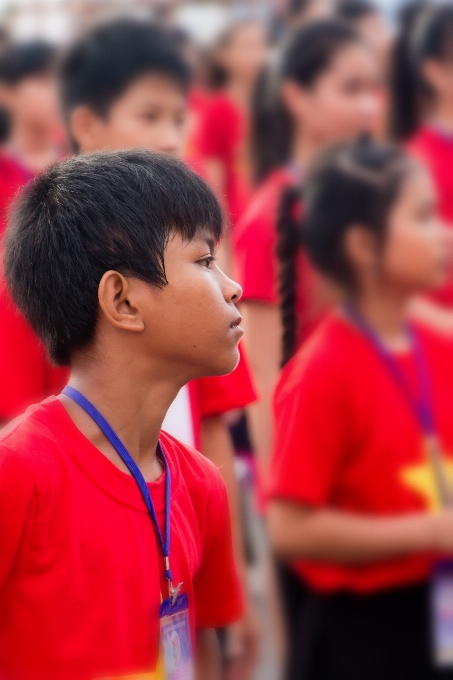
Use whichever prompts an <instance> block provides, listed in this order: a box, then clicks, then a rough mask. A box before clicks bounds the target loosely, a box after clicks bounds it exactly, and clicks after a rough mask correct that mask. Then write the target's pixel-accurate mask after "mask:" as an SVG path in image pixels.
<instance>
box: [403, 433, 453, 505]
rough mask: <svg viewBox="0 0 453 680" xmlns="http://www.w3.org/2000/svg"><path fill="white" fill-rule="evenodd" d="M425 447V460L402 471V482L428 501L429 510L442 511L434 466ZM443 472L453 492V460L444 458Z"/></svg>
mask: <svg viewBox="0 0 453 680" xmlns="http://www.w3.org/2000/svg"><path fill="white" fill-rule="evenodd" d="M427 446H428V445H426V446H425V460H424V461H423V462H422V463H417V464H416V465H408V466H407V467H405V468H403V469H402V470H401V473H400V474H401V480H402V482H403V484H405V486H407V487H408V488H409V489H412V491H415V492H416V493H418V494H419V495H420V496H422V498H423V499H424V500H425V501H426V505H427V509H428V510H430V511H431V512H436V511H438V510H440V509H441V507H442V503H441V497H440V491H439V485H438V483H437V479H436V474H435V471H434V467H433V464H432V462H431V460H430V458H429V454H428V451H427ZM442 470H443V474H444V475H445V480H446V482H447V484H448V486H449V487H450V489H451V490H453V459H448V458H445V457H444V458H443V462H442Z"/></svg>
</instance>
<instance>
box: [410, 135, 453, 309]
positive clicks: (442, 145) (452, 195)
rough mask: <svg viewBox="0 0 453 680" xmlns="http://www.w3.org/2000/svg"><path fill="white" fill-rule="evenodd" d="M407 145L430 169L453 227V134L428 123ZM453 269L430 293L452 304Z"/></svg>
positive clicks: (441, 205) (442, 209)
mask: <svg viewBox="0 0 453 680" xmlns="http://www.w3.org/2000/svg"><path fill="white" fill-rule="evenodd" d="M407 149H408V151H409V153H411V154H413V155H414V156H416V157H417V158H419V159H420V160H421V161H422V162H423V163H424V164H425V165H426V166H427V168H428V170H429V171H430V173H431V176H432V178H433V181H434V184H435V186H436V189H437V193H438V197H439V212H440V216H441V217H442V219H443V220H444V221H445V223H446V225H447V226H448V227H450V228H453V172H452V168H453V135H448V134H447V133H446V132H442V131H440V130H438V129H436V128H434V127H431V126H429V125H425V126H423V127H422V128H421V129H420V130H419V131H418V132H417V133H416V134H415V135H414V136H413V137H412V139H410V140H409V142H408V144H407ZM451 269H452V271H450V272H449V273H448V280H447V282H446V283H445V285H443V286H442V287H441V288H440V289H439V290H438V291H436V292H434V293H432V294H431V295H430V297H432V298H433V299H434V300H436V301H437V302H439V303H441V304H443V305H445V306H448V307H452V306H453V267H452V268H451Z"/></svg>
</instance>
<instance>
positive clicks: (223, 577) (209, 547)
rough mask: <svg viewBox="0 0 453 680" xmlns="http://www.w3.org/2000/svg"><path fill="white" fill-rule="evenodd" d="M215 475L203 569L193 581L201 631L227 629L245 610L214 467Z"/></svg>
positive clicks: (221, 487)
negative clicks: (224, 627)
mask: <svg viewBox="0 0 453 680" xmlns="http://www.w3.org/2000/svg"><path fill="white" fill-rule="evenodd" d="M212 473H213V474H212V484H211V488H210V490H209V499H208V503H207V506H206V513H207V515H206V530H205V538H204V545H203V554H202V559H201V566H200V569H199V570H198V572H197V574H196V576H195V578H194V581H193V589H194V597H195V617H196V626H197V628H219V627H222V626H226V625H228V624H229V623H232V622H233V621H237V620H238V619H239V618H240V617H241V615H242V609H243V597H242V589H241V584H240V581H239V577H238V573H237V570H236V566H235V563H234V557H233V544H232V538H231V523H230V510H229V506H228V499H227V494H226V489H225V485H224V483H223V480H222V478H221V476H220V473H219V472H218V470H217V469H215V468H214V467H212Z"/></svg>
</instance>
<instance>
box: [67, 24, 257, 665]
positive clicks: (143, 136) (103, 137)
mask: <svg viewBox="0 0 453 680" xmlns="http://www.w3.org/2000/svg"><path fill="white" fill-rule="evenodd" d="M190 76H191V74H190V69H189V67H188V65H187V63H186V61H185V59H184V56H183V55H182V53H181V50H180V49H179V46H178V44H177V41H176V39H175V37H174V35H172V34H171V33H169V32H167V31H166V30H165V29H163V28H161V27H158V26H156V25H154V24H152V23H149V22H146V21H141V20H137V19H124V18H123V19H116V20H114V21H110V22H108V23H106V24H104V25H101V26H98V27H96V28H94V29H92V30H91V31H89V32H88V33H86V34H84V35H82V36H81V37H80V38H79V39H78V40H77V41H76V43H75V44H74V45H73V46H72V47H71V48H70V49H69V51H68V52H67V54H66V55H65V58H64V59H63V62H62V64H61V70H60V92H61V107H62V110H63V112H64V113H63V115H64V118H65V121H66V126H67V132H68V137H69V138H70V140H71V143H72V145H73V147H74V148H75V149H77V150H78V151H79V152H81V153H87V152H92V151H99V150H102V149H108V150H118V149H128V148H129V149H130V148H137V147H142V148H147V149H149V150H151V151H161V152H164V153H169V154H171V155H174V156H177V157H183V156H185V151H186V142H187V128H188V123H189V121H188V95H189V90H190V88H191V77H190ZM186 160H189V159H186ZM191 160H193V159H192V158H191ZM194 169H196V170H199V164H197V165H196V167H195V168H194ZM255 399H256V394H255V390H254V387H253V385H252V381H251V377H250V373H249V371H248V369H247V365H246V362H245V360H244V358H243V357H242V356H241V360H240V362H239V365H238V367H237V369H236V370H235V371H233V373H231V374H230V375H228V376H222V377H220V378H219V377H207V378H202V379H200V380H196V381H192V382H190V383H189V384H188V385H187V386H184V387H183V388H182V389H181V390H180V392H179V393H178V395H177V398H176V399H175V401H174V402H173V403H172V404H171V406H170V409H169V411H168V413H167V416H166V418H165V421H164V423H163V429H164V430H165V431H166V432H169V433H170V434H172V435H174V436H175V437H177V439H179V440H180V441H183V442H184V443H188V444H189V445H192V446H195V448H197V449H199V450H200V451H202V453H203V454H204V455H206V456H207V457H208V458H209V459H210V460H212V461H213V462H214V463H215V464H216V465H217V467H218V468H219V469H220V470H221V474H222V476H223V479H224V481H225V483H226V485H227V490H228V497H229V501H230V508H231V516H232V521H233V541H234V545H235V554H236V559H237V565H238V568H239V570H240V573H241V575H242V579H241V580H242V583H243V589H244V592H245V594H246V596H247V595H248V591H249V589H248V584H247V574H246V565H245V556H244V541H243V538H242V525H241V514H240V509H239V499H238V484H237V480H236V478H235V471H234V450H233V445H232V441H231V436H230V434H229V432H228V428H227V426H226V424H225V422H224V420H223V414H224V413H226V412H228V411H231V410H233V409H240V408H243V407H244V406H247V405H248V404H250V403H251V402H253V401H254V400H255ZM246 601H247V604H248V605H249V606H247V607H246V614H245V615H244V617H243V619H242V621H241V622H240V624H237V625H236V626H235V627H234V628H233V629H231V630H230V631H229V632H230V635H229V638H230V642H229V651H228V654H229V662H230V664H231V663H232V659H234V663H237V664H241V672H243V673H246V675H245V677H249V674H250V673H251V669H252V668H253V666H254V663H255V657H256V653H257V647H258V638H259V632H258V626H257V624H256V621H255V615H254V612H253V607H252V606H251V605H250V604H249V598H248V597H246Z"/></svg>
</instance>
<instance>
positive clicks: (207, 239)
mask: <svg viewBox="0 0 453 680" xmlns="http://www.w3.org/2000/svg"><path fill="white" fill-rule="evenodd" d="M193 240H194V241H201V242H202V243H206V245H207V246H208V248H209V250H210V252H211V253H212V252H213V251H214V250H215V240H214V239H213V237H212V236H211V235H210V234H206V233H203V232H201V233H200V234H198V235H197V236H195V238H194V239H193Z"/></svg>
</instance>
